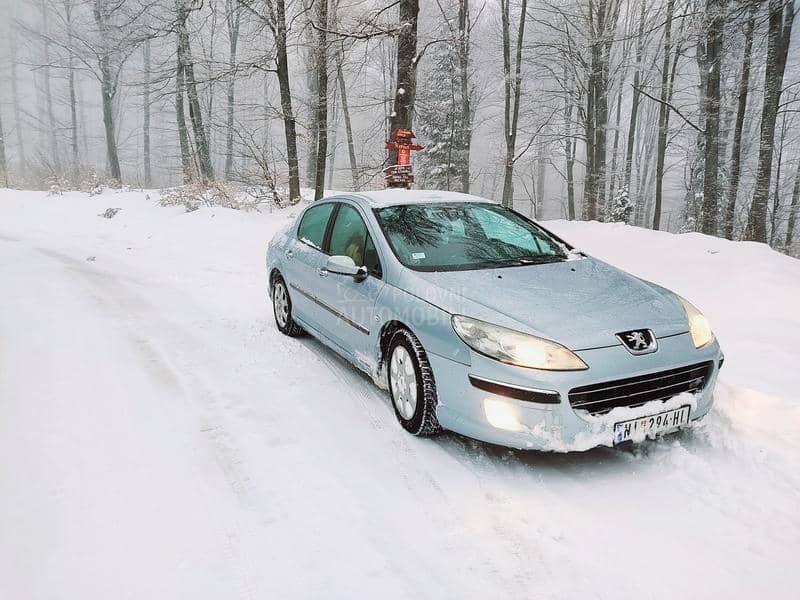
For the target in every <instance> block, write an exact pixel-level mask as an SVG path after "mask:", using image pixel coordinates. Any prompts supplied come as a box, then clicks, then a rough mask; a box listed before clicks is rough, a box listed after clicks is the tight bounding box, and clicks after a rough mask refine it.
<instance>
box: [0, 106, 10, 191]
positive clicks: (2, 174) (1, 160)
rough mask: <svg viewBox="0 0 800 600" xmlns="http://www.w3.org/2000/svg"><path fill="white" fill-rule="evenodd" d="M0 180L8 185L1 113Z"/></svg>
mask: <svg viewBox="0 0 800 600" xmlns="http://www.w3.org/2000/svg"><path fill="white" fill-rule="evenodd" d="M0 181H1V182H2V183H3V187H8V163H7V162H6V140H5V138H4V137H3V115H2V114H0Z"/></svg>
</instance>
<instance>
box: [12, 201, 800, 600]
mask: <svg viewBox="0 0 800 600" xmlns="http://www.w3.org/2000/svg"><path fill="white" fill-rule="evenodd" d="M109 207H121V208H122V211H121V212H119V214H117V215H116V216H115V217H114V218H113V219H110V220H109V219H105V218H101V217H99V216H98V213H102V212H103V211H104V210H105V209H106V208H109ZM290 214H291V211H290V210H287V211H279V212H275V213H272V214H267V213H261V214H258V213H239V212H234V211H231V210H225V209H211V208H204V209H201V210H198V211H196V212H192V213H185V212H184V211H183V209H182V208H178V207H173V208H162V207H159V206H158V205H157V203H156V202H155V198H153V199H150V200H148V199H145V197H144V194H141V193H133V192H130V193H117V194H114V193H108V194H104V195H101V196H97V197H91V198H90V197H87V196H85V195H81V194H66V195H64V196H61V197H46V195H45V194H43V193H38V192H36V193H34V192H12V191H8V190H2V191H0V598H3V599H6V598H8V599H13V600H17V599H24V600H28V599H47V600H51V599H61V598H63V599H77V598H80V599H81V600H93V599H103V600H105V599H108V598H136V599H147V600H151V599H162V598H163V599H170V600H174V599H176V598H192V599H193V600H200V599H205V598H208V599H220V598H225V599H232V598H248V599H261V598H326V599H327V598H347V599H349V598H381V599H394V598H435V599H441V598H459V599H467V598H481V599H490V598H503V599H509V598H558V599H563V598H634V597H635V598H676V597H691V598H749V597H759V598H796V597H797V583H796V581H795V579H796V577H795V573H796V563H797V557H798V556H800V262H798V261H796V260H794V259H790V258H787V257H785V256H782V255H780V254H777V253H775V252H772V251H771V250H769V249H768V248H766V247H764V246H762V245H757V244H745V243H731V242H727V241H724V240H719V239H715V238H709V237H705V236H701V235H694V234H693V235H681V236H675V235H671V234H666V233H658V232H652V231H646V230H640V229H635V228H631V227H625V226H621V225H600V224H597V223H567V222H552V223H549V225H550V227H552V228H553V229H554V230H555V231H556V232H557V233H559V234H560V235H562V236H563V237H565V238H566V239H568V240H569V241H571V242H572V243H574V244H575V245H577V246H578V247H580V248H581V249H583V250H585V251H587V252H590V253H592V254H594V255H596V256H598V257H599V258H602V259H606V260H608V261H610V262H612V263H613V264H616V265H618V266H620V267H623V268H626V269H628V270H630V271H632V272H633V273H635V274H637V275H640V276H643V277H645V278H648V279H650V280H653V281H655V282H658V283H660V284H663V285H666V286H668V287H670V288H672V289H674V290H675V291H677V292H679V293H681V294H683V295H684V296H686V297H687V298H689V299H691V300H692V301H693V302H695V303H696V304H697V305H698V306H700V307H701V308H702V309H703V310H704V311H705V312H706V314H707V315H708V316H709V318H710V320H711V322H712V324H713V325H714V326H715V330H716V332H717V335H718V337H719V339H720V342H721V344H722V346H723V348H724V350H725V353H726V357H727V362H726V365H725V367H724V368H723V372H722V375H721V382H720V385H719V388H718V392H717V397H716V410H715V412H714V413H712V415H711V416H709V418H707V419H706V420H705V421H704V422H703V423H702V424H701V425H700V426H699V427H697V428H695V429H694V430H692V431H690V432H683V433H681V434H679V435H676V436H672V437H669V438H666V439H663V440H661V441H658V442H647V443H645V444H643V445H640V446H637V447H635V449H633V450H631V449H609V448H604V449H597V450H593V451H590V452H586V453H580V454H567V455H564V454H541V453H524V452H513V451H508V450H505V449H499V448H495V447H490V446H487V445H483V444H480V443H477V442H473V441H470V440H467V439H464V438H461V437H458V436H455V435H444V436H442V437H439V438H436V439H433V440H420V439H415V438H412V437H409V436H408V435H407V434H406V433H405V432H404V431H403V430H402V429H401V428H400V426H399V425H398V424H397V423H396V421H395V418H394V414H393V412H392V409H391V406H390V403H389V400H388V397H387V396H386V394H385V393H384V392H381V391H379V390H377V389H376V388H375V387H373V385H372V383H371V382H370V381H369V380H368V379H367V378H366V377H364V376H362V375H361V374H359V373H358V372H357V371H355V370H354V369H352V368H351V367H349V366H348V365H346V364H344V363H343V362H342V361H341V360H340V359H338V358H337V357H336V356H334V355H333V354H331V353H330V352H329V351H327V350H325V349H323V347H322V346H321V345H320V344H318V343H317V342H315V341H314V340H312V339H310V338H306V339H298V340H295V339H288V338H286V337H283V336H281V335H280V334H279V333H278V332H277V330H276V329H275V326H274V323H273V320H272V315H271V311H270V308H269V304H268V302H267V298H266V292H265V274H264V269H263V253H264V249H265V246H266V242H267V240H268V239H269V238H270V236H271V234H272V233H273V232H274V231H275V230H276V229H277V228H278V227H280V226H282V225H283V224H284V223H285V222H286V219H287V218H288V217H289V215H290Z"/></svg>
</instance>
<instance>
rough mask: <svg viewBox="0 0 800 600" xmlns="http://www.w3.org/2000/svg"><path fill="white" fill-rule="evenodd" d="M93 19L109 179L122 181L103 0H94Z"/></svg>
mask: <svg viewBox="0 0 800 600" xmlns="http://www.w3.org/2000/svg"><path fill="white" fill-rule="evenodd" d="M92 12H93V14H94V20H95V23H96V24H97V28H98V30H99V32H100V43H99V53H98V65H99V67H100V95H101V97H102V98H101V102H102V107H103V127H104V129H105V135H106V156H107V159H108V170H109V175H110V176H111V179H113V180H114V181H115V182H116V183H122V170H121V169H120V166H119V150H118V149H117V136H116V125H115V122H114V121H115V119H114V97H115V96H116V94H117V81H116V77H115V76H114V73H113V72H112V67H111V53H112V49H111V45H112V44H113V40H112V39H111V33H110V31H109V23H108V15H107V13H106V5H105V1H104V0H94V5H93V11H92Z"/></svg>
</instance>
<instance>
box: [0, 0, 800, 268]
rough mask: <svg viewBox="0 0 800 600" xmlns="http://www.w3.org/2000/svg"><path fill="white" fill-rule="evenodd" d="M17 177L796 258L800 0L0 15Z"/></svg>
mask: <svg viewBox="0 0 800 600" xmlns="http://www.w3.org/2000/svg"><path fill="white" fill-rule="evenodd" d="M0 6H2V10H3V13H2V14H3V19H2V22H1V23H0V27H2V32H3V39H2V40H0V73H2V80H3V81H4V82H5V84H4V85H3V86H2V90H1V91H0V185H4V186H8V187H19V188H32V189H50V188H53V187H56V188H58V189H95V188H97V187H98V186H106V187H118V186H132V187H145V188H151V187H158V188H166V187H174V186H180V185H189V186H197V187H198V188H204V187H209V186H211V187H213V186H225V187H226V188H227V189H235V190H240V191H242V192H243V193H244V192H246V193H251V194H256V195H260V196H263V198H264V199H265V200H268V201H276V202H281V203H282V202H286V203H289V202H292V201H295V200H296V199H298V198H299V197H300V195H301V189H303V188H307V189H311V190H313V196H314V197H315V198H319V197H321V196H322V195H323V194H324V191H325V190H331V189H333V190H352V189H358V188H361V189H376V188H380V187H382V186H383V185H384V181H383V170H384V168H385V167H386V166H387V165H389V164H393V163H392V162H391V161H392V157H391V156H388V155H387V151H386V149H385V141H387V140H388V139H389V138H390V137H391V135H392V132H393V131H394V130H396V129H398V128H399V129H413V130H414V132H415V134H416V135H417V138H418V141H419V143H420V144H422V145H423V146H425V149H424V150H423V151H421V152H418V153H416V154H415V156H414V162H415V172H416V178H417V186H418V187H428V188H438V189H449V190H457V191H465V192H466V191H469V192H472V193H475V194H479V195H482V196H486V197H491V198H496V199H497V200H498V201H502V202H503V203H504V204H506V205H508V206H513V207H514V208H516V209H517V210H519V211H520V212H523V213H525V214H529V215H531V216H533V217H536V218H569V219H573V218H583V219H598V220H609V221H625V222H628V223H631V224H635V225H639V226H643V227H651V228H654V229H664V230H669V231H673V232H678V231H684V232H685V231H700V232H703V233H707V234H712V235H719V236H724V237H727V238H729V239H747V240H754V241H759V242H765V243H768V244H770V245H771V246H772V247H774V248H776V249H778V250H781V251H787V252H790V253H793V254H797V253H798V247H800V241H799V240H798V239H797V238H800V235H798V233H797V219H798V212H800V208H798V204H800V39H798V36H800V33H798V32H797V29H798V28H797V27H794V28H793V24H794V17H795V12H796V11H797V10H800V6H796V0H758V1H756V0H643V1H633V0H422V1H420V0H397V1H394V0H0Z"/></svg>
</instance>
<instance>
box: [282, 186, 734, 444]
mask: <svg viewBox="0 0 800 600" xmlns="http://www.w3.org/2000/svg"><path fill="white" fill-rule="evenodd" d="M267 271H268V276H269V289H270V298H271V300H272V304H273V309H274V314H275V321H276V323H277V326H278V329H279V330H280V331H281V332H283V333H284V334H286V335H289V336H297V335H300V334H303V333H306V332H307V333H309V334H311V335H313V336H314V337H316V338H318V339H319V340H321V341H322V342H323V343H324V344H325V345H327V346H328V347H330V348H331V349H332V350H333V351H335V352H337V353H339V354H341V355H342V356H343V357H345V358H346V359H347V360H349V361H351V362H352V363H353V364H354V365H356V366H357V367H358V368H360V369H362V370H363V371H365V372H366V373H368V374H369V375H370V376H371V377H372V378H373V379H374V381H375V382H376V384H377V385H379V386H381V387H384V388H386V389H388V390H389V393H390V395H391V398H392V402H393V405H394V411H395V414H396V416H397V419H398V421H399V422H400V424H401V425H402V426H403V427H404V428H405V429H406V430H407V431H408V432H410V433H412V434H414V435H431V434H435V433H437V432H439V431H441V430H442V429H446V430H450V431H454V432H457V433H460V434H463V435H466V436H469V437H472V438H475V439H478V440H483V441H486V442H491V443H495V444H501V445H504V446H509V447H514V448H523V449H524V448H531V449H540V450H553V451H570V450H585V449H588V448H591V447H594V446H598V445H608V446H611V445H614V444H619V443H623V442H627V441H634V442H635V441H640V440H643V439H645V438H652V437H656V436H658V435H660V434H663V433H668V432H672V431H675V430H678V429H681V428H684V427H688V426H690V425H691V424H692V422H693V421H696V420H697V419H700V418H702V417H703V416H705V415H706V414H707V413H708V411H709V410H710V409H711V404H712V395H713V390H714V385H715V382H716V378H717V374H718V372H719V369H720V367H721V366H722V362H723V355H722V352H721V350H720V347H719V344H718V343H717V341H716V339H715V337H714V334H713V332H712V331H711V328H710V326H709V324H708V321H707V320H706V318H705V317H704V316H703V315H702V313H701V312H700V311H699V310H698V309H697V308H695V307H694V306H693V305H692V304H691V303H690V302H688V301H687V300H685V299H683V298H681V297H680V296H678V295H677V294H675V293H673V292H670V291H669V290H666V289H664V288H662V287H660V286H657V285H655V284H653V283H649V282H647V281H643V280H641V279H639V278H637V277H634V276H632V275H629V274H628V273H625V272H623V271H621V270H619V269H617V268H615V267H613V266H611V265H609V264H606V263H604V262H602V261H600V260H597V259H595V258H592V257H591V256H587V255H586V254H584V253H582V252H579V251H577V250H575V249H574V248H573V247H572V246H570V245H569V244H568V243H567V242H565V241H564V240H562V239H560V238H558V237H557V236H556V235H554V234H552V233H550V232H549V231H547V230H546V229H545V228H543V227H541V226H540V225H538V224H536V223H534V222H532V221H530V220H529V219H527V218H525V217H524V216H522V215H520V214H518V213H516V212H514V211H512V210H509V209H506V208H503V207H501V206H499V205H497V204H496V203H494V202H491V201H489V200H485V199H482V198H478V197H475V196H469V195H464V194H457V193H453V192H435V191H418V190H413V191H408V190H386V191H381V192H365V193H351V194H343V195H340V196H334V197H329V198H325V199H323V200H320V201H318V202H315V203H313V204H310V205H309V206H308V207H307V208H305V209H304V210H303V211H302V212H301V213H300V215H299V216H298V217H297V219H296V221H294V222H293V223H292V224H291V225H290V226H289V227H287V228H285V229H284V230H283V231H281V232H280V233H278V234H277V235H276V236H275V237H274V238H273V239H272V241H271V242H270V244H269V248H268V251H267Z"/></svg>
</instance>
